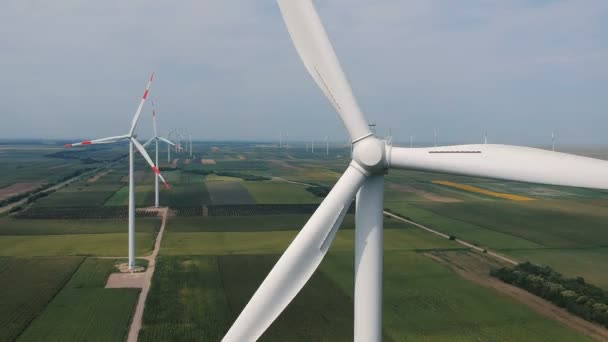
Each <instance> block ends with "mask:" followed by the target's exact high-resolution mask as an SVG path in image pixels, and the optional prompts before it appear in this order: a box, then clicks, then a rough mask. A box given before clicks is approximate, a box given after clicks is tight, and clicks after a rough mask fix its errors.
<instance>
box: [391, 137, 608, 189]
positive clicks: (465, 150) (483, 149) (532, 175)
mask: <svg viewBox="0 0 608 342" xmlns="http://www.w3.org/2000/svg"><path fill="white" fill-rule="evenodd" d="M390 167H392V168H397V169H407V170H419V171H431V172H439V173H447V174H457V175H466V176H474V177H485V178H495V179H504V180H511V181H519V182H528V183H540V184H551V185H563V186H575V187H583V188H595V189H608V161H606V160H600V159H594V158H588V157H582V156H577V155H573V154H567V153H560V152H552V151H547V150H541V149H537V148H531V147H521V146H510V145H495V144H483V145H456V146H444V147H432V148H404V147H393V148H392V150H391V153H390Z"/></svg>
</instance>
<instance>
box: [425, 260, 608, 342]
mask: <svg viewBox="0 0 608 342" xmlns="http://www.w3.org/2000/svg"><path fill="white" fill-rule="evenodd" d="M425 255H426V256H428V257H429V258H431V259H433V260H435V261H436V262H438V263H440V264H442V265H445V266H447V267H449V268H450V269H452V270H453V271H454V272H456V273H458V274H459V275H460V276H462V277H463V278H465V279H467V280H469V281H472V282H474V283H477V284H479V285H481V286H484V287H489V288H492V289H494V290H496V291H497V292H500V293H502V294H504V295H506V296H509V297H511V298H513V299H515V300H517V301H518V302H520V303H523V304H525V305H526V306H528V307H529V308H531V309H532V310H534V311H536V312H537V313H539V314H541V315H543V316H545V317H547V318H550V319H553V320H556V321H558V322H560V323H562V324H564V325H565V326H567V327H569V328H571V329H573V330H576V331H578V332H580V333H582V334H584V335H586V336H589V337H591V338H592V339H593V340H595V341H608V329H605V328H604V327H602V326H600V325H597V324H594V323H591V322H589V321H586V320H584V319H582V318H580V317H578V316H575V315H573V314H571V313H570V312H568V311H567V310H565V309H562V308H560V307H558V306H556V305H554V304H553V303H551V302H549V301H546V300H544V299H543V298H540V297H538V296H536V295H534V294H532V293H530V292H528V291H526V290H524V289H520V288H518V287H516V286H513V285H509V284H506V283H504V282H502V281H501V280H499V279H496V278H494V277H492V276H490V275H489V274H488V272H487V270H480V269H479V267H471V264H470V263H468V262H467V261H465V260H461V259H460V258H458V257H455V258H453V257H451V256H448V255H436V254H432V253H425ZM469 258H470V259H471V260H473V259H477V260H475V262H474V263H477V262H481V263H484V261H483V259H484V258H483V255H477V254H472V255H471V256H470V257H469ZM477 266H478V265H477ZM488 267H489V266H488Z"/></svg>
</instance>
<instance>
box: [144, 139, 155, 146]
mask: <svg viewBox="0 0 608 342" xmlns="http://www.w3.org/2000/svg"><path fill="white" fill-rule="evenodd" d="M154 140H156V138H152V139H150V140H148V141H146V142H145V143H144V144H143V145H142V146H143V147H148V145H150V143H152V142H153V141H154Z"/></svg>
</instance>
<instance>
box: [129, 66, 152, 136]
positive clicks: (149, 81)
mask: <svg viewBox="0 0 608 342" xmlns="http://www.w3.org/2000/svg"><path fill="white" fill-rule="evenodd" d="M152 80H154V73H152V75H151V76H150V79H149V80H148V84H146V90H145V91H144V95H143V96H142V97H141V100H140V101H139V106H137V110H136V111H135V115H134V116H133V121H131V129H130V130H129V136H133V132H135V128H136V127H137V121H139V115H140V114H141V109H142V108H143V106H144V103H145V102H146V99H147V98H148V92H149V91H150V84H152Z"/></svg>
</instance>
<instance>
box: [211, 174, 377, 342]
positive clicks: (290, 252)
mask: <svg viewBox="0 0 608 342" xmlns="http://www.w3.org/2000/svg"><path fill="white" fill-rule="evenodd" d="M365 178H366V177H365V176H364V175H363V174H362V173H361V172H360V171H358V170H357V169H356V168H354V167H353V166H350V167H349V168H348V169H347V170H346V171H345V172H344V174H343V175H342V177H340V179H339V180H338V182H337V183H336V185H335V186H334V188H333V189H332V190H331V191H330V193H329V194H328V195H327V197H326V198H325V199H324V200H323V202H322V203H321V205H320V206H319V208H318V209H317V211H315V213H314V214H313V215H312V217H311V218H310V219H309V220H308V222H307V223H306V225H304V228H302V230H301V231H300V233H298V235H297V236H296V238H295V239H294V240H293V241H292V243H291V244H290V245H289V247H288V248H287V250H286V251H285V253H283V255H282V256H281V258H280V259H279V261H278V262H277V263H276V265H275V266H274V268H273V269H272V270H271V271H270V273H269V274H268V276H267V277H266V279H265V280H264V282H263V283H262V285H260V287H259V288H258V290H257V291H256V292H255V294H254V295H253V297H252V298H251V300H250V301H249V303H248V304H247V306H245V308H244V309H243V311H242V312H241V314H240V315H239V317H238V318H237V320H236V321H235V322H234V324H233V325H232V327H231V328H230V330H229V331H228V333H227V334H226V336H225V337H224V339H223V340H222V341H224V342H241V341H255V340H257V339H258V338H259V337H260V336H261V335H262V334H263V333H264V331H265V330H266V329H267V328H268V327H269V326H270V324H272V322H273V321H274V320H275V319H276V318H277V317H278V316H279V314H280V313H281V312H282V311H283V310H284V309H285V308H286V307H287V305H289V303H290V302H291V301H292V300H293V298H294V297H295V296H296V295H297V294H298V292H300V290H301V289H302V287H304V285H305V284H306V282H307V281H308V279H310V277H311V276H312V274H313V273H314V271H315V270H316V269H317V267H318V266H319V264H320V263H321V260H323V257H324V256H325V254H326V253H327V250H328V249H329V246H330V245H331V242H332V241H333V239H334V237H335V235H336V231H337V230H338V228H339V227H340V224H341V223H342V220H343V219H344V215H345V214H346V212H347V211H348V208H349V207H350V204H351V202H352V200H353V198H354V196H355V194H356V193H357V191H358V190H359V188H360V187H361V185H362V184H363V182H364V181H365Z"/></svg>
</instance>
